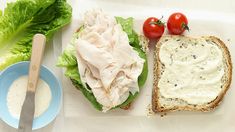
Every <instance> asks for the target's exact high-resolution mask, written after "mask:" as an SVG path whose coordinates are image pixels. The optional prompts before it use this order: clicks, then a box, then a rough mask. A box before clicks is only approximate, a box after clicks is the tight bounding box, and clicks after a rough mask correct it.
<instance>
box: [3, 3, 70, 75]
mask: <svg viewBox="0 0 235 132" xmlns="http://www.w3.org/2000/svg"><path fill="white" fill-rule="evenodd" d="M71 16H72V9H71V7H70V6H69V5H68V4H67V3H66V0H17V1H16V2H12V3H8V4H7V7H6V8H5V10H4V14H3V15H2V16H1V15H0V70H2V69H4V68H5V67H7V66H9V65H10V64H13V63H16V62H19V61H24V60H29V59H30V55H31V47H32V37H33V35H35V34H36V33H41V34H44V35H45V36H46V37H47V41H48V40H49V39H50V38H52V35H53V33H54V32H55V31H57V30H58V29H59V28H61V27H63V26H64V25H65V24H67V23H69V22H70V21H71Z"/></svg>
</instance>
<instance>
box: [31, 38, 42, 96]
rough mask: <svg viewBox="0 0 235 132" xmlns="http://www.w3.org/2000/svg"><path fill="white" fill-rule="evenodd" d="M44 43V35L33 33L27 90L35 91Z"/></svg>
mask: <svg viewBox="0 0 235 132" xmlns="http://www.w3.org/2000/svg"><path fill="white" fill-rule="evenodd" d="M45 43H46V37H45V36H44V35H42V34H36V35H34V37H33V44H32V53H31V60H30V65H29V79H28V86H27V91H31V92H35V90H36V87H37V83H38V77H39V72H40V66H41V62H42V56H43V52H44V48H45Z"/></svg>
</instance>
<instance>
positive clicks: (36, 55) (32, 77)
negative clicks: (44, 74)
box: [18, 34, 46, 132]
mask: <svg viewBox="0 0 235 132" xmlns="http://www.w3.org/2000/svg"><path fill="white" fill-rule="evenodd" d="M45 43H46V37H45V36H44V35H42V34H36V35H34V37H33V45H32V54H31V60H30V65H29V78H28V84H27V93H26V97H25V100H24V103H23V106H22V109H21V113H20V121H19V127H18V132H32V125H33V119H34V111H35V91H36V88H37V83H38V77H39V74H40V73H39V72H40V67H41V61H42V56H43V52H44V47H45Z"/></svg>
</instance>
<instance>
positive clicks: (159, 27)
mask: <svg viewBox="0 0 235 132" xmlns="http://www.w3.org/2000/svg"><path fill="white" fill-rule="evenodd" d="M164 30H165V25H164V23H162V22H161V20H159V19H157V18H155V17H149V18H148V19H146V20H145V22H144V25H143V32H144V35H145V36H146V37H147V38H149V39H158V38H160V37H161V36H162V34H163V33H164Z"/></svg>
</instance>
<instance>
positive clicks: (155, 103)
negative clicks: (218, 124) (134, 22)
mask: <svg viewBox="0 0 235 132" xmlns="http://www.w3.org/2000/svg"><path fill="white" fill-rule="evenodd" d="M171 39H174V40H176V41H186V43H187V41H189V40H197V39H204V40H206V42H208V43H213V44H215V45H216V46H218V47H219V49H220V50H221V51H222V53H223V63H224V67H225V68H224V69H225V74H224V75H223V79H222V80H223V81H224V82H223V86H222V87H221V88H222V90H221V92H220V93H219V94H218V95H217V97H216V98H215V99H214V100H213V101H211V102H207V103H204V104H200V105H195V104H189V103H188V102H186V101H184V100H182V99H179V98H165V97H163V96H162V95H161V93H160V92H159V89H160V88H159V86H158V82H159V80H160V78H161V74H163V72H164V64H163V63H162V62H161V61H160V58H159V51H160V48H161V46H162V45H164V43H165V42H166V41H168V40H171ZM154 63H155V64H154V84H153V93H152V109H153V111H154V112H171V111H181V110H183V111H202V112H206V111H210V110H213V109H214V108H215V107H216V106H218V105H219V104H220V102H221V101H222V99H223V97H224V95H225V93H226V92H227V90H228V89H229V87H230V84H231V80H232V62H231V56H230V53H229V50H228V48H227V47H226V45H225V43H224V42H223V41H221V40H220V39H219V38H217V37H214V36H204V37H200V38H191V37H186V36H179V35H168V36H163V37H162V38H161V39H160V40H159V41H158V43H157V45H156V49H155V58H154ZM179 79H180V78H179Z"/></svg>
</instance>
